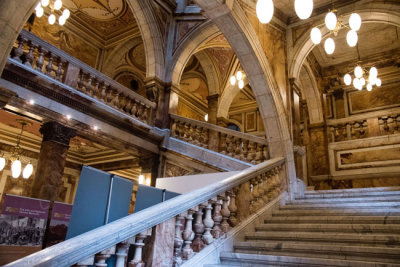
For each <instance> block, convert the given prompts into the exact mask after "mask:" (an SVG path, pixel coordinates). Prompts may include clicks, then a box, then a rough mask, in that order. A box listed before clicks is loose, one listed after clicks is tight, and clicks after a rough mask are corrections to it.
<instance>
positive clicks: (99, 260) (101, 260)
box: [94, 246, 115, 267]
mask: <svg viewBox="0 0 400 267" xmlns="http://www.w3.org/2000/svg"><path fill="white" fill-rule="evenodd" d="M114 254H115V246H112V247H111V248H108V249H106V250H103V251H102V252H100V253H99V254H97V255H96V256H95V261H96V262H95V264H94V266H96V267H107V263H106V260H107V259H108V258H109V257H111V255H114Z"/></svg>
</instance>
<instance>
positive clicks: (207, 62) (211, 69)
mask: <svg viewBox="0 0 400 267" xmlns="http://www.w3.org/2000/svg"><path fill="white" fill-rule="evenodd" d="M194 56H195V57H196V58H197V60H198V61H199V63H200V65H201V67H202V68H203V70H204V73H205V75H206V78H207V87H208V95H215V94H219V81H218V75H217V70H216V68H215V66H214V64H213V63H212V60H211V59H210V57H209V56H208V55H207V53H205V52H204V51H200V52H198V53H196V54H195V55H194Z"/></svg>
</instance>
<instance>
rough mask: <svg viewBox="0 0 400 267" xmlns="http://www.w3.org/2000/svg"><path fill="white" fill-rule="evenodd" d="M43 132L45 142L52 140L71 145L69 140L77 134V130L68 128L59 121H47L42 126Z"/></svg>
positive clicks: (41, 130)
mask: <svg viewBox="0 0 400 267" xmlns="http://www.w3.org/2000/svg"><path fill="white" fill-rule="evenodd" d="M40 133H41V134H43V142H46V141H52V142H56V143H58V144H61V145H64V146H67V147H69V141H70V139H71V138H72V137H74V136H75V135H76V130H75V129H71V128H68V127H66V126H64V125H62V124H60V123H58V122H55V121H50V122H46V123H44V124H43V125H42V127H41V128H40Z"/></svg>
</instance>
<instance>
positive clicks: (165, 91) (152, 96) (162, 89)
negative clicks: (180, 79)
mask: <svg viewBox="0 0 400 267" xmlns="http://www.w3.org/2000/svg"><path fill="white" fill-rule="evenodd" d="M145 88H146V95H147V98H148V99H149V100H150V101H153V102H156V103H157V108H156V111H155V114H154V115H152V116H155V117H154V125H155V126H156V127H158V128H160V129H168V128H169V102H170V101H169V100H170V94H171V84H170V83H164V82H162V81H160V80H155V79H153V80H150V81H147V82H146V84H145Z"/></svg>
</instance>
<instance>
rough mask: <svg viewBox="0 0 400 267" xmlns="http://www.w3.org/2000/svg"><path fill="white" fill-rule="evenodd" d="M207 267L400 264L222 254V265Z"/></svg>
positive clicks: (398, 266)
mask: <svg viewBox="0 0 400 267" xmlns="http://www.w3.org/2000/svg"><path fill="white" fill-rule="evenodd" d="M204 266H207V267H217V266H252V267H261V266H263V267H265V266H271V267H272V266H293V267H295V266H296V267H297V266H299V267H309V266H331V267H349V266H351V267H378V266H381V267H383V266H385V267H400V264H395V263H394V264H382V265H379V263H377V262H367V261H352V260H341V259H321V258H313V257H293V256H290V255H262V254H261V255H259V254H247V253H234V252H233V253H232V252H222V253H221V265H204Z"/></svg>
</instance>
